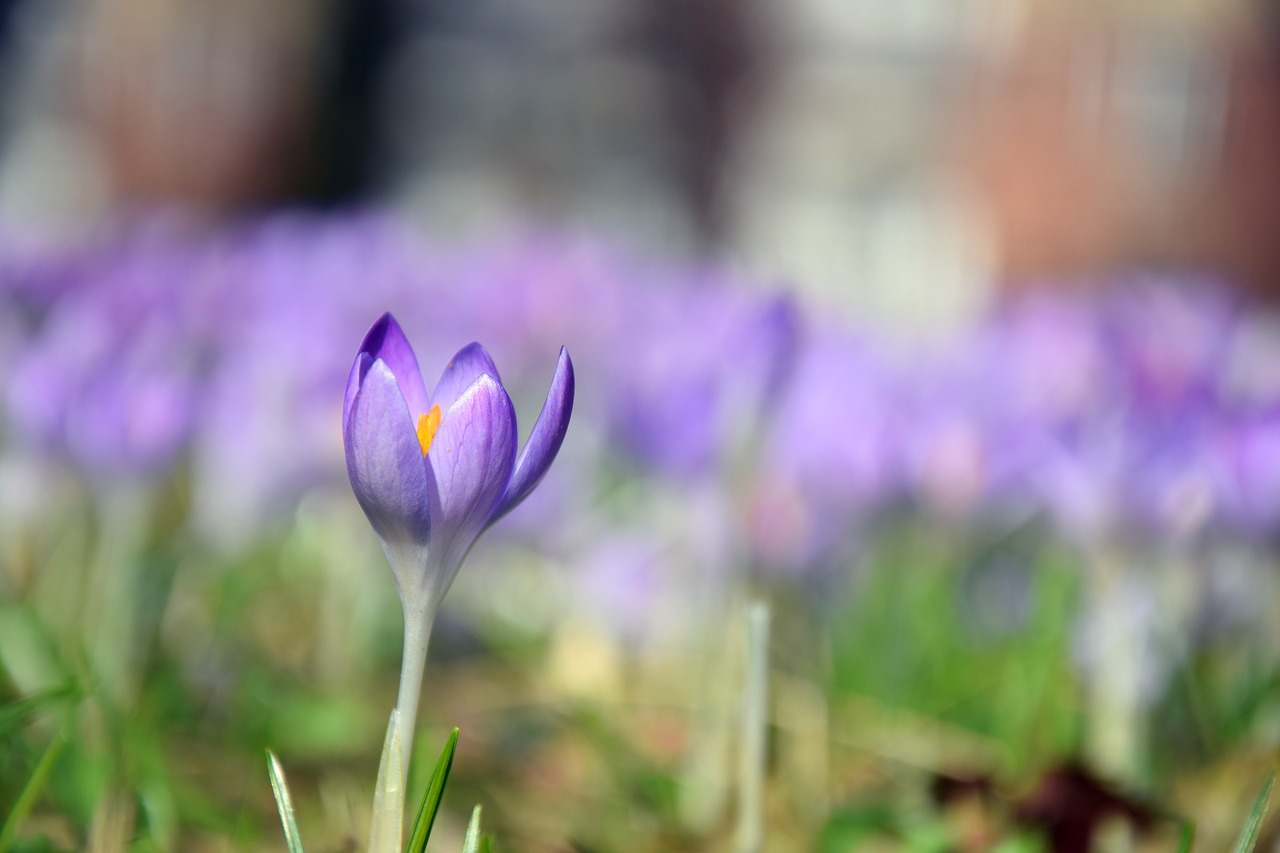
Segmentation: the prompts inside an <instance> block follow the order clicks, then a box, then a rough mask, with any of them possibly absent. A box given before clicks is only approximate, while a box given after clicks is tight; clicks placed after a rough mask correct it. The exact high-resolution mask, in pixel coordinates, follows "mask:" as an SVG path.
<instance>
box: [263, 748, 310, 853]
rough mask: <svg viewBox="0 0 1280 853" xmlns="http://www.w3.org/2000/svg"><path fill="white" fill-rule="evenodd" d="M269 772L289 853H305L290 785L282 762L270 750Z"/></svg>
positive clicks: (268, 753)
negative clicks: (281, 764) (290, 793)
mask: <svg viewBox="0 0 1280 853" xmlns="http://www.w3.org/2000/svg"><path fill="white" fill-rule="evenodd" d="M267 772H268V773H269V774H270V776H271V793H273V794H275V797H276V807H277V808H278V809H279V810H280V825H281V826H282V827H284V839H285V842H286V843H287V844H288V845H289V853H303V849H302V835H301V834H300V833H299V832H298V821H297V819H296V818H295V817H294V813H293V798H292V797H291V796H290V795H289V783H288V782H287V781H286V780H285V778H284V769H283V768H282V767H281V766H280V762H279V761H277V760H276V756H275V754H274V753H273V752H272V751H271V750H269V749H268V750H267Z"/></svg>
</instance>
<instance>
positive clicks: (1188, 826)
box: [1178, 821, 1196, 853]
mask: <svg viewBox="0 0 1280 853" xmlns="http://www.w3.org/2000/svg"><path fill="white" fill-rule="evenodd" d="M1195 840H1196V825H1195V824H1194V823H1192V822H1191V821H1187V822H1186V823H1184V824H1182V832H1180V833H1179V834H1178V853H1191V842H1193V841H1195Z"/></svg>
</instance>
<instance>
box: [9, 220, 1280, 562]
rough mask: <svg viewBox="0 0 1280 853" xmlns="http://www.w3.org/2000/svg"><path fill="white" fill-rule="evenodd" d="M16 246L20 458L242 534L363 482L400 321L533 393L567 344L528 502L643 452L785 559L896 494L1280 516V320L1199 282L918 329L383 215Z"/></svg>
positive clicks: (809, 551) (946, 500)
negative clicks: (559, 398) (931, 331)
mask: <svg viewBox="0 0 1280 853" xmlns="http://www.w3.org/2000/svg"><path fill="white" fill-rule="evenodd" d="M0 255H3V257H0V303H3V306H4V307H3V312H0V318H3V319H2V320H0V355H2V356H3V360H2V362H3V366H0V393H2V396H0V403H2V404H3V412H4V417H3V419H2V420H0V430H2V432H0V436H3V444H0V449H3V451H4V452H7V453H19V454H24V455H30V454H32V453H33V452H35V451H39V452H41V453H44V454H47V457H48V458H49V459H51V460H58V461H60V462H70V463H71V464H72V465H73V466H74V467H76V468H77V469H79V470H80V471H82V472H83V473H84V474H85V475H86V477H87V478H88V479H89V481H90V482H97V481H105V482H107V483H110V482H111V481H112V480H113V479H115V478H132V479H141V480H146V479H154V478H157V477H162V476H165V475H166V474H167V472H169V471H171V470H174V469H175V468H176V467H182V468H183V470H186V471H189V472H190V476H191V483H192V488H193V491H194V513H195V516H196V522H197V524H198V525H199V526H200V527H201V528H202V529H203V530H205V531H206V532H209V533H211V534H213V535H216V536H218V537H219V538H220V539H221V540H223V541H232V542H234V541H246V540H247V539H250V538H252V537H253V536H254V535H256V534H257V533H259V532H260V531H261V530H262V529H263V528H264V526H269V525H270V524H272V523H273V522H278V521H280V520H281V519H285V518H287V517H288V515H289V512H290V511H291V510H292V508H293V507H294V506H295V505H296V503H297V501H298V500H299V499H300V498H301V497H302V496H303V495H304V494H306V493H307V492H308V491H309V490H311V489H314V488H317V487H323V486H328V485H333V486H337V487H339V488H345V475H344V471H343V458H344V457H343V453H342V436H341V401H342V393H343V388H344V387H345V384H346V380H347V374H348V371H349V369H350V366H351V364H350V359H351V347H352V345H353V342H355V341H359V340H360V339H361V336H362V335H363V333H364V331H365V330H366V329H367V328H368V326H369V324H370V322H371V321H372V320H373V319H374V318H376V317H378V316H379V315H380V314H382V313H383V312H384V311H387V310H390V311H391V312H392V313H394V314H395V316H396V317H397V318H398V319H399V321H400V324H401V325H402V326H403V327H404V328H405V329H406V331H407V332H408V333H409V334H410V336H411V337H412V338H413V340H414V341H415V342H416V343H417V344H418V355H419V357H420V358H421V359H422V361H423V362H424V363H431V364H437V363H438V364H443V363H444V362H445V361H446V360H447V359H448V357H449V355H450V354H452V353H453V352H455V351H456V350H458V349H459V348H460V347H461V346H463V345H465V344H466V343H467V342H469V341H472V340H478V341H483V342H485V344H486V346H488V347H489V349H490V350H491V351H492V352H493V355H494V359H495V361H497V362H498V363H499V364H502V365H504V368H505V369H504V376H503V380H504V384H505V386H506V387H507V389H508V390H509V391H510V392H511V394H512V396H513V399H514V403H515V406H516V409H517V411H521V412H529V413H530V414H532V413H534V412H536V411H537V406H538V405H539V404H540V402H541V400H540V397H541V394H543V393H544V392H545V387H546V377H547V376H549V375H550V373H551V371H552V369H553V368H554V366H555V357H556V353H557V352H558V351H559V348H560V346H561V345H562V344H563V345H567V347H568V348H569V350H570V351H571V352H572V353H573V356H574V361H575V363H576V365H577V368H578V401H577V407H576V408H577V412H576V413H575V415H574V421H575V424H574V432H575V436H574V439H573V441H571V442H569V443H568V444H566V446H565V452H564V454H562V456H563V458H562V460H561V462H559V463H558V464H557V466H556V469H555V470H554V472H553V473H552V474H551V476H550V477H549V478H548V480H547V482H546V484H544V486H543V488H542V489H541V490H540V492H539V495H540V497H537V498H535V499H533V500H531V501H530V502H529V509H527V510H522V513H520V514H517V515H516V516H515V517H514V518H517V519H518V518H519V517H520V516H521V514H527V516H528V518H529V519H531V520H536V519H543V518H546V517H547V516H548V515H550V514H554V513H555V512H558V511H562V510H563V509H564V508H565V507H567V506H570V505H571V504H572V503H573V500H574V499H573V497H572V496H573V495H575V494H576V495H579V496H582V495H588V496H590V495H595V494H596V493H598V492H599V491H600V490H601V489H603V488H605V485H604V484H603V481H605V480H607V479H609V476H608V475H607V474H602V471H621V472H622V473H623V474H625V475H627V476H639V477H644V478H654V479H658V480H661V481H664V482H670V483H674V484H676V485H677V486H679V487H682V488H683V487H686V486H688V487H691V488H692V487H696V488H703V487H707V486H710V487H711V488H713V489H719V490H720V492H721V493H723V495H724V498H725V500H726V502H727V503H729V504H730V505H731V506H732V507H733V510H732V513H733V514H734V515H735V516H736V517H737V518H738V519H739V523H738V529H739V532H740V533H741V534H742V535H743V536H745V538H746V540H747V541H748V543H749V547H750V548H751V549H752V553H753V554H755V555H756V556H757V557H758V558H759V559H760V560H761V561H763V562H764V563H767V564H772V565H777V566H779V567H786V568H804V567H807V566H811V565H814V564H816V563H822V562H829V561H831V560H832V559H836V558H838V557H839V555H840V553H841V550H842V549H845V550H846V551H847V545H848V542H849V539H850V536H857V535H859V534H860V533H862V532H864V531H865V530H866V529H867V528H868V527H869V526H870V524H871V523H873V522H874V521H876V520H878V519H880V518H883V517H884V516H885V514H886V513H890V512H899V511H902V510H904V509H907V510H911V511H916V512H927V513H933V514H937V515H939V516H941V517H945V518H948V519H959V520H981V521H983V522H987V521H994V522H996V523H1008V522H1012V523H1019V522H1022V521H1025V520H1028V519H1044V520H1046V521H1047V522H1050V523H1052V524H1053V526H1054V527H1056V528H1057V529H1058V530H1060V531H1061V532H1062V533H1063V534H1064V535H1066V536H1067V537H1069V538H1071V539H1072V540H1081V541H1084V542H1093V541H1097V540H1103V539H1109V538H1112V537H1116V536H1126V537H1130V536H1137V537H1153V538H1157V539H1171V538H1172V539H1179V538H1188V537H1200V536H1205V535H1216V534H1218V533H1225V534H1229V535H1232V536H1246V537H1249V538H1261V539H1267V538H1270V537H1271V536H1272V535H1274V534H1275V533H1276V532H1277V531H1278V530H1280V372H1277V371H1276V370H1275V369H1274V367H1273V365H1274V364H1276V363H1277V362H1280V321H1278V318H1276V317H1275V316H1272V315H1270V314H1267V313H1266V312H1264V311H1261V310H1259V309H1257V308H1254V307H1248V306H1245V305H1243V304H1242V303H1240V302H1238V301H1237V300H1235V299H1233V298H1232V297H1231V296H1230V295H1229V294H1227V293H1226V292H1225V291H1223V290H1221V289H1219V288H1216V287H1213V286H1206V285H1204V284H1203V283H1196V282H1190V281H1186V280H1182V281H1172V282H1170V281H1156V280H1154V279H1151V280H1135V281H1133V282H1131V283H1129V284H1127V285H1123V286H1115V287H1111V288H1108V289H1107V290H1105V291H1098V292H1096V293H1094V294H1092V295H1083V294H1080V293H1078V292H1077V293H1071V294H1068V293H1063V292H1057V291H1048V290H1041V291H1037V292H1036V293H1035V294H1032V295H1029V296H1023V297H1020V298H1018V299H1015V300H1010V301H1008V302H1006V303H1005V304H1003V305H1002V306H1000V307H999V308H998V310H997V311H995V312H994V313H993V314H992V315H991V316H990V317H989V318H988V319H987V320H986V321H984V322H982V323H980V324H979V325H978V326H976V327H975V328H972V329H969V330H966V331H964V332H963V333H960V334H956V335H953V336H951V337H949V338H948V339H946V340H945V341H933V342H931V343H929V344H928V345H927V346H924V345H920V344H919V343H918V342H917V343H914V344H909V343H907V342H903V341H894V340H890V339H888V338H887V337H885V336H882V335H877V334H876V333H874V332H872V331H870V330H868V329H860V328H857V327H856V326H855V325H854V324H852V323H850V322H848V321H838V320H836V321H833V320H832V319H831V318H830V315H823V314H820V313H819V312H817V311H815V310H813V309H812V308H810V307H808V306H806V305H803V304H798V303H796V302H794V301H792V300H791V299H788V298H785V297H780V296H777V295H773V294H769V293H767V292H765V291H764V290H762V289H760V288H758V287H753V286H752V283H751V282H748V281H745V280H742V279H740V278H738V277H735V276H734V275H732V274H730V273H727V272H726V271H724V270H723V269H720V268H714V267H706V268H698V269H690V268H688V267H675V266H672V265H667V266H663V265H658V264H651V263H644V262H637V261H636V259H635V258H633V257H628V256H627V255H626V254H625V253H624V252H621V251H617V250H614V249H610V248H608V247H605V246H602V245H600V244H598V243H595V242H592V241H589V240H585V239H575V238H565V237H525V238H521V239H515V240H508V241H505V242H502V243H500V244H496V245H495V244H493V243H488V244H477V245H471V246H458V245H452V244H447V245H445V244H442V245H436V244H432V243H431V242H429V241H428V240H425V239H423V238H422V237H421V236H420V235H417V234H415V233H413V232H412V231H410V230H409V229H408V228H406V227H404V226H403V225H401V224H398V223H396V222H394V221H390V220H388V219H386V218H383V217H380V216H373V215H369V216H358V217H346V218H339V219H324V220H321V219H311V218H304V217H281V218H277V219H274V220H269V221H267V222H265V223H262V224H258V225H256V226H253V227H248V228H243V229H240V230H237V231H234V232H230V233H222V234H219V235H216V236H208V235H203V236H196V235H192V234H190V233H185V234H184V233H183V232H181V231H179V230H178V229H176V228H172V227H152V228H148V229H143V230H139V231H135V232H133V233H131V234H130V235H129V236H127V237H123V238H119V239H115V240H111V241H107V242H103V243H98V244H95V245H93V246H84V247H79V248H77V249H74V250H67V249H65V248H64V249H61V250H59V251H57V252H37V251H29V250H20V249H19V248H18V247H17V246H14V245H7V246H5V247H4V248H3V249H0ZM525 422H526V423H528V422H529V421H527V420H526V421H525ZM578 500H579V501H580V502H583V503H585V502H589V501H590V500H591V498H581V497H579V498H578ZM534 507H538V509H534ZM515 528H516V529H520V528H521V524H520V523H519V522H517V523H516V524H515ZM844 558H845V559H847V553H845V557H844Z"/></svg>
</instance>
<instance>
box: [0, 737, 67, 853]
mask: <svg viewBox="0 0 1280 853" xmlns="http://www.w3.org/2000/svg"><path fill="white" fill-rule="evenodd" d="M66 745H67V739H66V738H65V737H63V736H62V735H61V734H59V735H58V736H57V737H55V738H54V739H53V742H52V743H50V744H49V746H48V748H47V749H45V751H44V755H42V756H40V760H39V761H38V762H36V769H35V770H33V771H31V778H30V779H28V780H27V784H26V785H24V786H23V787H22V792H21V793H19V794H18V799H17V800H15V801H14V803H13V808H11V809H9V816H8V817H6V818H5V819H4V826H2V827H0V850H8V849H9V848H10V847H12V846H13V839H14V838H15V837H16V836H17V834H18V824H20V823H22V821H23V819H25V818H26V816H27V815H29V814H30V813H31V809H32V808H33V807H34V806H35V804H36V797H38V796H39V795H40V791H41V789H42V788H44V784H45V782H47V781H48V779H49V774H50V773H51V772H52V771H53V766H54V764H56V763H57V761H58V756H59V755H61V754H62V750H63V748H64V747H65V746H66Z"/></svg>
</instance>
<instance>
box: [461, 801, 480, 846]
mask: <svg viewBox="0 0 1280 853" xmlns="http://www.w3.org/2000/svg"><path fill="white" fill-rule="evenodd" d="M462 853H480V805H479V804H478V803H477V804H476V807H475V808H474V809H472V810H471V822H470V823H468V824H467V836H466V838H464V839H463V840H462Z"/></svg>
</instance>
